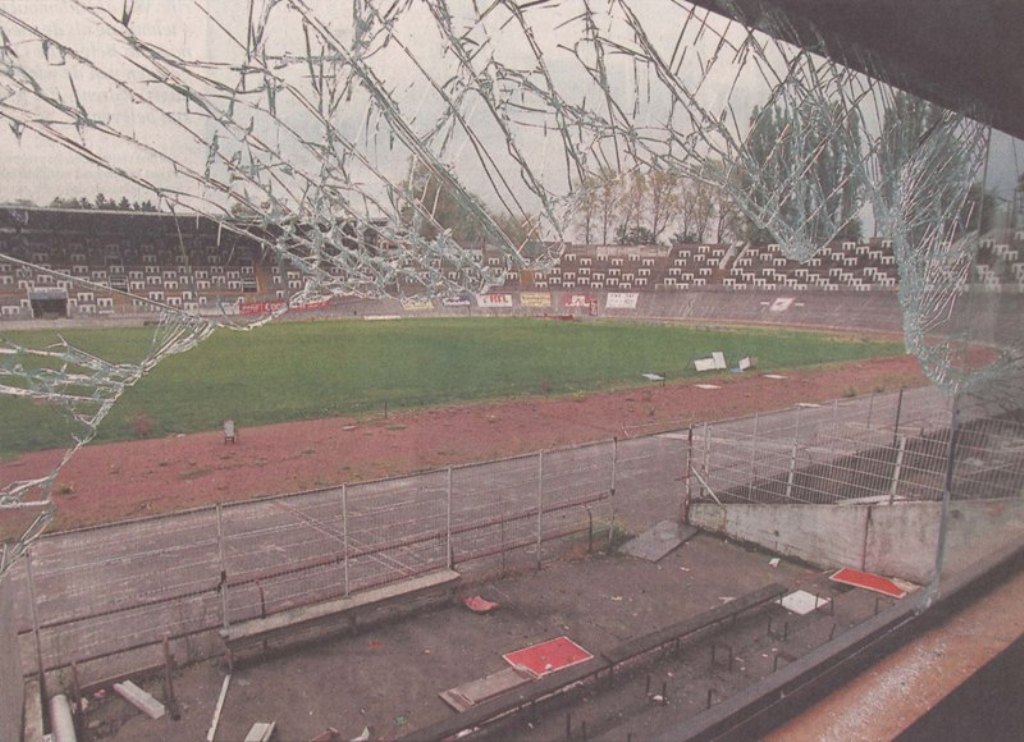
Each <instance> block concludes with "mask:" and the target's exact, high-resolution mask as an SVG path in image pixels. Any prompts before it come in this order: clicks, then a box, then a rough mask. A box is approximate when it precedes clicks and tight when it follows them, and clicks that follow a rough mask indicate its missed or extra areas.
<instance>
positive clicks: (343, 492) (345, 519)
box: [341, 484, 349, 598]
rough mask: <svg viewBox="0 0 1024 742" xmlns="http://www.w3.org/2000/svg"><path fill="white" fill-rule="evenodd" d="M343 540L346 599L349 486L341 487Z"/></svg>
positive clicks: (347, 585) (346, 593) (346, 595)
mask: <svg viewBox="0 0 1024 742" xmlns="http://www.w3.org/2000/svg"><path fill="white" fill-rule="evenodd" d="M341 538H342V547H343V548H344V549H345V551H344V561H343V566H342V573H343V574H344V580H345V597H346V598H347V597H348V591H349V584H348V552H349V549H348V485H347V484H343V485H341Z"/></svg>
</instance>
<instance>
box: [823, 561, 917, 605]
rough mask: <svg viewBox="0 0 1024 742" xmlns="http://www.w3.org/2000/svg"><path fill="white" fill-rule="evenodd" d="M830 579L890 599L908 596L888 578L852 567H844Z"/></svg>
mask: <svg viewBox="0 0 1024 742" xmlns="http://www.w3.org/2000/svg"><path fill="white" fill-rule="evenodd" d="M829 579H830V580H832V581H833V582H839V583H842V584H843V585H853V586H854V587H862V588H864V589H865V590H872V591H874V592H876V593H881V594H882V595H886V596H888V597H890V598H902V597H904V596H905V595H906V594H907V592H906V590H903V589H901V588H900V586H899V585H897V584H896V583H895V582H893V581H892V580H890V579H888V578H887V577H882V576H881V575H876V574H872V573H871V572H862V571H860V570H859V569H851V568H850V567H844V568H843V569H841V570H839V571H838V572H836V573H835V574H833V575H832V576H831V577H829Z"/></svg>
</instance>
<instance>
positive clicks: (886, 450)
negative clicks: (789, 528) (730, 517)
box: [690, 387, 1024, 504]
mask: <svg viewBox="0 0 1024 742" xmlns="http://www.w3.org/2000/svg"><path fill="white" fill-rule="evenodd" d="M976 412H978V411H976ZM951 415H952V407H951V402H950V400H949V399H948V398H947V397H945V396H943V395H942V394H941V393H940V392H939V391H937V390H936V389H934V388H933V387H925V388H921V389H913V390H907V391H906V392H901V393H900V394H898V395H875V396H872V397H867V398H863V399H849V400H836V401H834V402H833V403H831V404H829V405H823V406H818V405H805V406H800V407H796V408H794V409H792V410H786V411H783V412H776V413H771V414H768V415H755V416H754V417H752V418H744V419H742V420H734V421H730V422H725V423H718V424H714V425H702V426H698V427H696V428H694V430H693V442H692V447H691V452H690V456H691V463H692V467H693V470H692V476H693V478H694V479H695V480H696V483H697V487H696V489H695V490H694V492H695V496H696V497H698V498H706V499H713V500H717V501H718V502H722V503H726V502H750V503H803V504H834V503H838V502H850V501H864V502H889V503H892V502H896V501H905V500H940V499H942V495H943V491H944V489H945V479H946V472H947V468H948V466H949V462H950V460H951V459H952V461H953V462H954V467H953V479H952V486H951V490H950V492H951V496H952V497H953V498H954V499H995V498H1000V497H1009V496H1015V495H1017V494H1019V492H1020V486H1021V482H1022V481H1024V470H1022V457H1021V456H1020V453H1021V450H1022V447H1024V425H1022V424H1021V422H1020V421H1019V420H1017V419H1016V418H1014V417H1010V416H998V417H986V416H984V415H982V414H974V415H972V416H970V417H969V418H968V419H962V421H961V424H960V427H959V429H958V431H957V437H956V445H955V450H954V451H952V456H951V452H950V450H949V449H950V421H951Z"/></svg>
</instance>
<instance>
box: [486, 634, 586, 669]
mask: <svg viewBox="0 0 1024 742" xmlns="http://www.w3.org/2000/svg"><path fill="white" fill-rule="evenodd" d="M502 657H503V658H504V660H505V661H506V662H508V663H509V664H510V665H512V667H515V668H517V669H522V670H525V671H526V672H528V673H530V675H532V676H533V677H535V678H542V677H544V676H545V675H548V674H550V673H552V672H555V671H557V670H564V669H565V668H567V667H572V666H573V665H578V664H580V663H581V662H586V661H587V660H590V659H593V657H594V655H592V654H591V653H590V652H588V651H587V650H585V649H584V648H583V647H581V646H580V645H579V644H577V643H576V642H574V641H573V640H572V639H570V638H569V637H567V636H559V637H556V638H554V639H550V640H548V641H546V642H541V643H540V644H534V645H533V646H529V647H525V648H523V649H517V650H516V651H515V652H509V653H508V654H503V655H502Z"/></svg>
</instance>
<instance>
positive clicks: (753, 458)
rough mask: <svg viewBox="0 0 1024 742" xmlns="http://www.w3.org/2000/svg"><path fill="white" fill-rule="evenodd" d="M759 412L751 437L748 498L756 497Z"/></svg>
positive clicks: (755, 417) (755, 418) (755, 415)
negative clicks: (755, 479) (755, 481)
mask: <svg viewBox="0 0 1024 742" xmlns="http://www.w3.org/2000/svg"><path fill="white" fill-rule="evenodd" d="M758 420H759V417H758V414H757V413H756V412H755V413H754V432H753V434H752V435H751V437H750V480H749V481H748V482H747V499H748V500H751V501H753V499H754V478H755V476H756V472H757V463H756V461H757V422H758Z"/></svg>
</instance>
